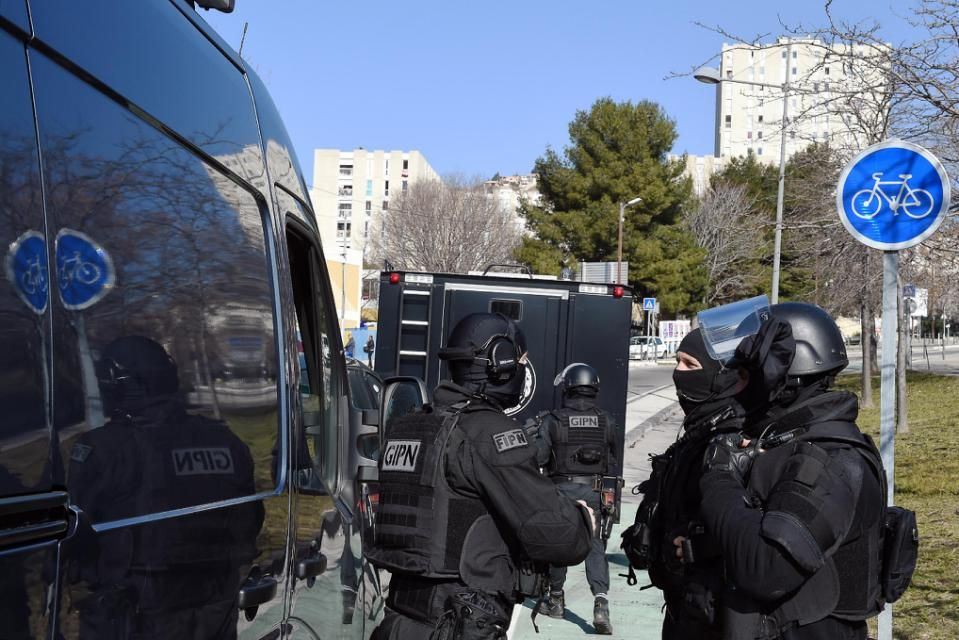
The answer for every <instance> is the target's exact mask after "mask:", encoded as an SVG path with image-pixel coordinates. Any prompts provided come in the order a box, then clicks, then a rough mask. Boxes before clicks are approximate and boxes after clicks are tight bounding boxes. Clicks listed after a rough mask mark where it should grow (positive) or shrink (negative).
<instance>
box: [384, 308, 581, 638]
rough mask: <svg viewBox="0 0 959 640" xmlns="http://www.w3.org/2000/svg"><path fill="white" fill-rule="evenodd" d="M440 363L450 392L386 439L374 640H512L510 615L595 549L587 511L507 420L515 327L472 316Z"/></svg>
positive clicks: (516, 383) (514, 389)
mask: <svg viewBox="0 0 959 640" xmlns="http://www.w3.org/2000/svg"><path fill="white" fill-rule="evenodd" d="M439 356H440V358H441V359H443V360H445V361H447V362H448V366H449V373H450V377H451V378H452V382H443V383H441V384H440V385H439V386H438V387H437V388H436V390H435V392H434V394H433V401H434V405H433V406H432V407H425V408H424V409H423V410H422V411H420V412H416V413H413V414H409V415H406V416H403V417H400V418H397V419H395V420H391V421H390V422H389V424H388V426H387V429H386V433H385V434H384V437H383V439H384V447H383V453H382V455H381V458H380V476H379V480H380V502H379V507H378V508H377V510H376V514H375V518H376V521H375V529H374V544H373V546H372V549H371V550H370V552H369V558H370V560H371V561H372V562H373V563H374V564H375V565H376V566H378V567H380V568H384V569H388V570H389V571H390V572H391V574H392V576H391V579H390V590H389V597H388V600H387V613H386V617H385V619H384V620H383V622H382V624H380V626H378V627H377V629H376V630H375V631H374V632H373V638H374V639H375V640H382V639H385V638H389V639H403V640H417V639H423V640H425V639H427V638H438V639H444V640H446V639H449V640H458V639H473V638H476V639H478V640H479V639H493V638H505V632H506V628H507V627H508V625H509V618H510V615H511V612H512V608H513V605H514V604H515V603H517V602H521V601H522V600H523V598H525V597H529V596H537V595H539V594H540V593H541V589H542V587H543V586H544V585H543V584H542V583H541V582H540V584H536V583H537V582H538V581H537V580H536V579H535V578H536V575H537V573H538V572H539V571H544V570H545V565H547V564H550V563H552V564H576V563H578V562H582V561H583V559H584V558H585V557H586V555H587V554H588V552H589V549H590V541H591V539H592V530H593V526H594V525H593V521H592V513H591V511H590V509H589V508H588V507H587V506H586V505H585V504H577V503H575V502H573V501H571V500H569V499H567V498H565V497H564V496H562V495H560V493H559V492H558V491H557V490H556V487H555V486H554V485H553V483H552V482H550V481H549V479H548V478H546V477H544V476H542V475H541V474H540V473H539V469H538V467H537V464H536V456H535V450H534V448H533V447H532V446H531V445H530V444H529V441H528V439H527V437H526V434H525V433H524V431H523V429H522V428H520V425H519V424H517V423H516V422H515V421H513V420H512V419H510V418H508V417H507V416H506V415H505V414H504V413H503V410H504V408H507V407H511V406H514V405H515V404H516V403H517V402H518V400H519V398H520V394H521V392H522V389H523V383H524V378H525V371H524V368H525V358H526V341H525V338H524V337H523V334H522V332H521V331H520V330H519V328H518V327H517V326H516V325H515V324H514V323H513V322H512V321H511V320H509V319H507V318H506V317H504V316H502V315H499V314H489V313H477V314H472V315H469V316H467V317H465V318H463V319H462V320H461V321H460V322H458V323H457V324H456V326H455V327H454V328H453V330H452V331H451V333H450V336H449V340H448V342H447V346H446V347H445V348H443V349H441V350H440V354H439ZM538 567H541V568H538ZM433 634H435V635H433Z"/></svg>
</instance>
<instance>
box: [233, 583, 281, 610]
mask: <svg viewBox="0 0 959 640" xmlns="http://www.w3.org/2000/svg"><path fill="white" fill-rule="evenodd" d="M276 588H277V583H276V578H274V577H273V576H263V577H261V578H260V579H259V580H257V581H256V582H252V583H249V582H248V583H247V584H245V585H243V586H242V587H240V593H239V595H238V597H237V606H238V607H239V608H240V609H250V608H253V607H258V606H260V605H261V604H264V603H266V602H269V601H270V600H272V599H273V596H275V595H276Z"/></svg>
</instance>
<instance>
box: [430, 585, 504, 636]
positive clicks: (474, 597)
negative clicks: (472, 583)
mask: <svg viewBox="0 0 959 640" xmlns="http://www.w3.org/2000/svg"><path fill="white" fill-rule="evenodd" d="M508 628H509V618H507V617H506V613H505V611H503V610H502V608H501V607H500V606H499V605H497V604H496V603H495V602H494V601H493V600H491V599H490V597H489V596H487V595H486V594H484V593H482V592H480V591H461V592H459V593H455V594H453V595H451V596H450V597H449V598H448V599H447V600H446V612H445V613H444V614H443V617H442V618H440V621H439V623H438V624H437V625H436V628H435V629H434V630H433V633H431V634H430V640H503V639H504V638H506V630H507V629H508Z"/></svg>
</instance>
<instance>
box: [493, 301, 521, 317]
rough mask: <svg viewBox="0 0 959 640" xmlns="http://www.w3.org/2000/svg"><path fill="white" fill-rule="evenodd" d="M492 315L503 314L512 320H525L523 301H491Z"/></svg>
mask: <svg viewBox="0 0 959 640" xmlns="http://www.w3.org/2000/svg"><path fill="white" fill-rule="evenodd" d="M489 311H490V313H501V314H503V315H504V316H506V317H507V318H509V319H510V320H517V321H519V320H522V319H523V302H522V301H521V300H490V303H489Z"/></svg>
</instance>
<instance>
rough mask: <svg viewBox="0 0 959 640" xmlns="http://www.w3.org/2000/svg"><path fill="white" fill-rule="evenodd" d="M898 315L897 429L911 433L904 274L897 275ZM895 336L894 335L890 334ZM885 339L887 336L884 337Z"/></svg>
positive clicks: (900, 431)
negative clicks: (907, 386)
mask: <svg viewBox="0 0 959 640" xmlns="http://www.w3.org/2000/svg"><path fill="white" fill-rule="evenodd" d="M896 284H897V287H896V289H897V291H896V300H897V304H896V317H897V318H898V321H899V340H898V345H897V347H896V431H897V432H899V433H909V421H908V419H907V415H906V405H907V403H906V350H907V349H908V348H909V346H908V344H907V340H908V336H909V329H908V327H907V326H906V321H907V320H908V316H907V315H906V314H905V313H903V307H905V303H904V301H903V299H902V276H901V275H898V274H897V276H896ZM889 337H890V338H893V336H889ZM884 339H885V338H884Z"/></svg>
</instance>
